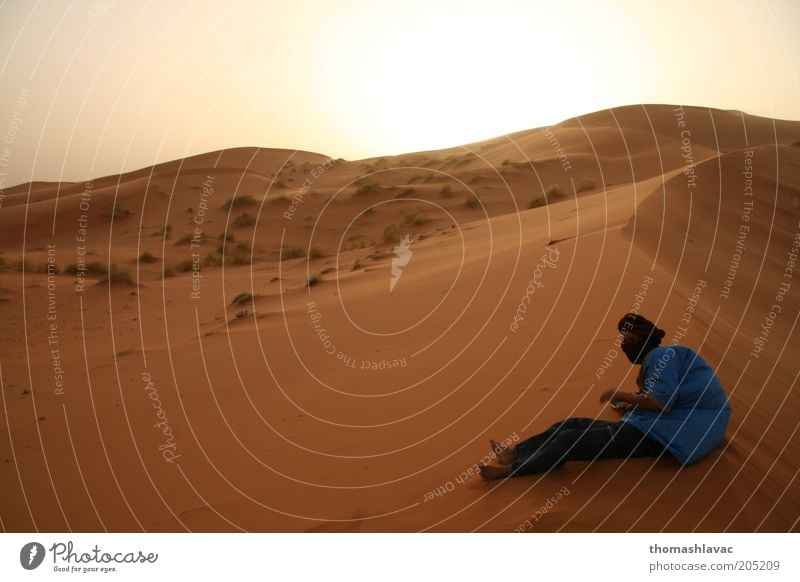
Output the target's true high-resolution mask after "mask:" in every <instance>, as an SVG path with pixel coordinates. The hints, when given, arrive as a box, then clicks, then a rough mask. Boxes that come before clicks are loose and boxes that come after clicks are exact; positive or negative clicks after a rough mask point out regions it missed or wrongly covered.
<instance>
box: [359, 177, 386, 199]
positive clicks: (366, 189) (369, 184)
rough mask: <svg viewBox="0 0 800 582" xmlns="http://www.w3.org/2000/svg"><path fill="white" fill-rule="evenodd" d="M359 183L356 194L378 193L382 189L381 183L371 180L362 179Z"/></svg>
mask: <svg viewBox="0 0 800 582" xmlns="http://www.w3.org/2000/svg"><path fill="white" fill-rule="evenodd" d="M357 184H358V187H357V188H356V196H363V195H366V194H377V193H378V192H380V190H381V187H380V184H378V183H377V182H373V181H371V180H361V181H359V182H358V183H357Z"/></svg>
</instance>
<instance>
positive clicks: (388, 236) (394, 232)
mask: <svg viewBox="0 0 800 582" xmlns="http://www.w3.org/2000/svg"><path fill="white" fill-rule="evenodd" d="M399 240H400V229H399V228H397V225H396V224H390V225H389V226H387V227H386V228H385V229H384V230H383V242H385V243H396V242H398V241H399Z"/></svg>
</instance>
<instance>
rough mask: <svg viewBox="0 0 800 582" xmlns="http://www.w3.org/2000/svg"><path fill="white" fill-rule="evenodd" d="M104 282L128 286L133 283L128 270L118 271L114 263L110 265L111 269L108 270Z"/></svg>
mask: <svg viewBox="0 0 800 582" xmlns="http://www.w3.org/2000/svg"><path fill="white" fill-rule="evenodd" d="M104 280H105V281H107V282H109V283H111V284H112V285H120V284H122V285H130V284H131V283H132V282H133V281H132V280H131V274H130V273H129V272H128V270H127V269H120V268H119V267H118V266H117V265H115V264H114V263H111V268H110V269H109V270H108V275H106V278H105V279H104Z"/></svg>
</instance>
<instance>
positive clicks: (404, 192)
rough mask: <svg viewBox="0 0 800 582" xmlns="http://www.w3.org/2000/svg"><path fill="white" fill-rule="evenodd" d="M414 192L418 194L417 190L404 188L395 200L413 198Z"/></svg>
mask: <svg viewBox="0 0 800 582" xmlns="http://www.w3.org/2000/svg"><path fill="white" fill-rule="evenodd" d="M414 192H416V189H415V188H403V189H401V190H400V192H399V193H398V194H397V196H395V198H406V197H407V196H411V195H412V194H413V193H414Z"/></svg>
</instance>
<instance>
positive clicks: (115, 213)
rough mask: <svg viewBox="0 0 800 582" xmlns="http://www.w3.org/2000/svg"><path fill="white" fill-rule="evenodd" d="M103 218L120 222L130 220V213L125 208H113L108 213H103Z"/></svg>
mask: <svg viewBox="0 0 800 582" xmlns="http://www.w3.org/2000/svg"><path fill="white" fill-rule="evenodd" d="M103 216H105V217H106V218H110V219H111V220H120V219H123V218H130V216H131V211H130V210H128V209H127V208H123V207H122V206H114V208H112V209H111V210H110V211H108V212H104V213H103Z"/></svg>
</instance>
